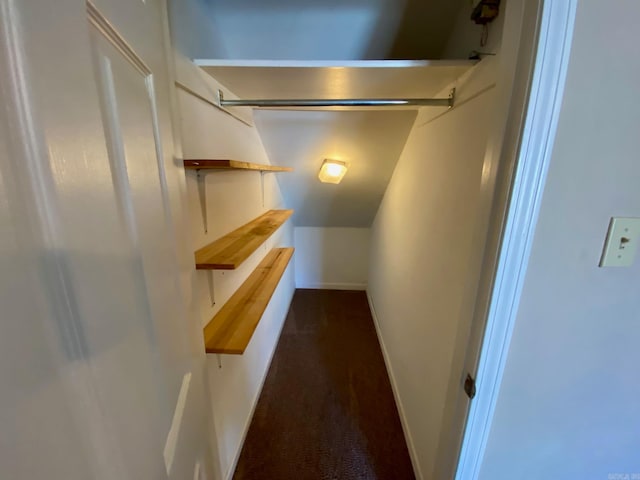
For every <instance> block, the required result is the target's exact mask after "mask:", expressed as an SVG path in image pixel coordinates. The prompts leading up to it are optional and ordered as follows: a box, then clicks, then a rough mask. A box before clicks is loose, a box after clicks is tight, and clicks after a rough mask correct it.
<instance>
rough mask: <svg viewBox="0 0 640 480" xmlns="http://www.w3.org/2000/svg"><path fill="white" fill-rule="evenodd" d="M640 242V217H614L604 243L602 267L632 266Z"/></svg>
mask: <svg viewBox="0 0 640 480" xmlns="http://www.w3.org/2000/svg"><path fill="white" fill-rule="evenodd" d="M638 242H640V218H629V217H626V218H625V217H614V218H612V219H611V223H610V224H609V233H608V234H607V241H606V243H605V245H604V251H603V252H602V258H601V259H600V266H601V267H630V266H631V265H632V264H633V259H634V258H635V256H636V251H637V250H638Z"/></svg>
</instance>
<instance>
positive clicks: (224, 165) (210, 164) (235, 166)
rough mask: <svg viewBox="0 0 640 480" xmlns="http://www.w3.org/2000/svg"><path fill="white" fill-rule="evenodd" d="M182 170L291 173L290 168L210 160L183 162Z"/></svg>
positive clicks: (193, 159)
mask: <svg viewBox="0 0 640 480" xmlns="http://www.w3.org/2000/svg"><path fill="white" fill-rule="evenodd" d="M184 168H186V169H191V170H200V169H205V170H207V169H208V170H257V171H260V172H292V171H293V168H291V167H279V166H277V165H260V164H258V163H249V162H239V161H237V160H212V159H209V160H207V159H197V158H190V159H186V160H184Z"/></svg>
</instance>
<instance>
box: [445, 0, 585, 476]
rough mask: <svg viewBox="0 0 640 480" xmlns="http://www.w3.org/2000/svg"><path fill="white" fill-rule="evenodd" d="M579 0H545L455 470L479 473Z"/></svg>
mask: <svg viewBox="0 0 640 480" xmlns="http://www.w3.org/2000/svg"><path fill="white" fill-rule="evenodd" d="M576 3H577V0H570V1H569V2H566V1H562V0H545V1H544V2H543V12H542V20H541V24H540V31H539V37H538V47H537V56H536V63H535V66H534V75H533V81H532V84H531V90H530V95H529V101H528V107H527V115H526V119H525V124H524V130H523V132H522V140H521V143H520V151H519V153H518V161H517V166H516V171H515V176H514V182H513V186H512V193H511V198H510V200H509V210H508V214H507V220H506V224H505V228H504V233H503V239H502V242H501V247H500V254H499V259H498V265H497V271H496V276H495V282H494V287H493V292H492V294H491V304H490V307H489V312H488V316H487V324H486V330H485V336H484V339H483V342H482V347H481V353H480V361H479V366H478V372H477V379H476V383H477V388H478V394H477V396H476V397H475V399H474V401H473V402H472V403H471V408H470V411H469V416H468V420H467V425H466V428H465V432H464V437H463V443H462V450H461V453H460V458H459V461H458V468H457V472H456V476H455V478H456V479H457V480H474V479H477V478H478V476H479V474H480V467H481V466H482V460H483V457H484V452H485V448H486V445H487V440H488V437H489V432H490V430H491V423H492V420H493V414H494V412H495V406H496V402H497V399H498V394H499V391H500V384H501V381H502V375H503V372H504V367H505V364H506V360H507V354H508V350H509V344H510V341H511V334H512V332H513V327H514V324H515V320H516V315H517V311H518V304H519V300H520V295H521V292H522V285H523V283H524V278H525V274H526V270H527V265H528V261H529V256H530V252H531V245H532V242H533V236H534V233H535V227H536V223H537V220H538V213H539V209H540V204H541V201H542V194H543V191H544V185H545V181H546V176H547V171H548V168H549V162H550V158H551V153H552V150H553V142H554V139H555V133H556V129H557V124H558V118H559V115H560V107H561V104H562V95H563V90H564V84H565V78H566V72H567V67H568V63H569V54H570V47H571V39H572V35H573V25H574V19H575V12H576Z"/></svg>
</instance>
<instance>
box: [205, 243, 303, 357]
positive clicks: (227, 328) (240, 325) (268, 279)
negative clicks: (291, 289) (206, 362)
mask: <svg viewBox="0 0 640 480" xmlns="http://www.w3.org/2000/svg"><path fill="white" fill-rule="evenodd" d="M293 250H294V249H293V248H274V249H273V250H271V251H270V252H269V253H268V254H267V255H266V256H265V257H264V259H263V260H262V262H260V265H258V266H257V267H256V269H255V270H254V271H253V272H252V273H251V275H249V277H248V278H247V279H246V280H245V282H244V283H243V284H242V286H240V288H239V289H238V290H237V291H236V292H235V293H234V294H233V295H232V296H231V298H230V299H229V301H228V302H227V303H225V304H224V306H223V307H222V308H221V309H220V311H219V312H218V313H217V314H216V315H215V316H214V317H213V318H212V319H211V321H210V322H209V323H208V324H207V326H206V327H204V343H205V348H206V351H207V353H230V354H236V355H239V354H242V353H244V351H245V349H246V348H247V345H249V341H250V340H251V336H252V335H253V332H254V331H255V329H256V327H257V326H258V322H259V321H260V319H261V318H262V314H263V313H264V311H265V309H266V308H267V305H268V304H269V301H270V300H271V297H272V296H273V292H274V291H275V289H276V287H277V286H278V283H279V282H280V278H282V275H283V273H284V271H285V269H286V268H287V265H288V264H289V261H290V260H291V257H292V256H293Z"/></svg>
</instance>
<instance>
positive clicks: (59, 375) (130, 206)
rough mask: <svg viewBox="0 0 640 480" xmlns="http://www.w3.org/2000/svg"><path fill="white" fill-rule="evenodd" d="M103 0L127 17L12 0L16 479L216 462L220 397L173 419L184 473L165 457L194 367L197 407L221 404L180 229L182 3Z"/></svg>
mask: <svg viewBox="0 0 640 480" xmlns="http://www.w3.org/2000/svg"><path fill="white" fill-rule="evenodd" d="M54 4H55V5H54ZM101 6H104V7H105V10H104V11H105V12H108V13H109V12H110V13H109V14H112V15H113V18H109V16H108V15H107V16H105V15H104V14H103V13H104V12H102V11H98V9H96V8H95V7H94V6H93V5H92V4H86V3H85V2H84V1H79V0H59V1H57V2H43V1H41V0H0V12H1V13H2V14H3V18H2V19H1V20H0V27H1V28H0V36H1V40H2V42H0V43H1V45H0V67H2V68H0V77H1V78H0V80H2V82H1V83H0V85H1V88H0V91H1V92H2V97H0V98H2V99H3V100H5V102H3V104H5V105H12V107H11V108H5V109H4V110H2V111H0V127H6V128H7V132H8V135H6V136H5V137H6V138H5V137H2V136H0V138H3V139H4V140H3V142H2V143H1V144H0V147H3V148H4V149H5V150H7V151H8V152H10V153H11V154H10V155H9V153H8V154H7V155H3V156H2V158H1V159H0V183H1V184H2V187H3V188H2V190H1V191H0V221H1V222H2V231H3V239H2V244H1V245H2V249H1V250H0V253H2V267H3V268H2V271H0V286H1V287H2V292H1V293H0V299H2V302H3V305H2V306H3V321H2V323H1V325H2V326H1V327H0V328H1V332H0V333H1V338H0V352H1V353H0V359H2V364H3V365H2V367H0V382H2V383H1V384H0V385H1V386H2V390H3V392H5V391H10V392H11V397H9V398H8V399H7V397H5V396H4V394H3V396H2V397H1V399H0V427H2V431H3V435H2V440H0V447H1V448H0V474H1V475H0V476H2V477H3V478H4V477H5V476H7V478H12V479H13V478H15V479H22V478H25V479H26V478H37V477H45V478H50V479H58V478H60V479H63V478H64V479H65V480H74V479H79V480H80V479H82V480H85V479H88V478H92V479H93V478H96V479H109V480H111V479H114V478H118V479H129V478H130V479H154V480H155V479H162V478H190V477H192V476H193V468H194V466H195V462H196V461H200V462H202V467H203V468H204V470H205V471H207V472H210V462H209V461H208V456H209V454H210V446H209V438H210V432H209V430H208V428H209V423H208V422H207V420H208V412H206V411H203V410H193V411H192V410H188V411H185V415H184V421H185V422H188V424H187V425H178V426H177V427H176V426H175V425H174V426H173V429H174V434H175V433H176V432H175V430H176V428H178V429H179V433H180V435H179V441H180V445H179V446H178V447H177V448H176V450H175V451H176V452H178V453H177V454H176V455H178V457H179V458H176V459H174V461H172V462H171V463H172V464H173V468H172V469H171V471H169V472H167V470H166V468H165V465H166V463H168V462H167V459H166V458H163V453H164V447H165V440H166V438H167V435H168V434H169V431H170V429H171V428H172V420H173V414H174V409H175V406H176V402H177V400H178V396H179V393H180V388H181V385H182V380H183V377H184V376H185V375H186V374H188V373H192V377H191V378H192V381H191V387H190V391H189V392H187V393H188V396H187V401H186V405H187V409H190V408H191V407H190V406H191V405H195V406H196V409H197V408H200V409H202V406H203V405H206V404H207V402H206V401H204V400H203V398H202V397H203V396H204V395H206V388H204V385H203V381H204V376H203V375H201V369H202V368H203V367H202V366H203V365H204V353H203V351H202V350H201V349H198V348H197V347H201V342H202V339H201V335H200V336H199V337H198V338H199V339H200V342H199V343H198V342H196V341H194V338H192V337H190V335H193V334H194V333H195V332H196V330H199V328H196V327H195V326H197V325H198V321H197V319H198V318H199V317H198V316H197V315H190V312H189V310H188V302H187V298H188V295H189V292H188V291H186V290H188V289H189V288H190V283H189V281H184V277H185V275H186V276H187V277H190V276H192V275H193V266H190V267H189V268H188V269H187V270H185V268H184V266H182V268H179V262H178V258H181V259H183V258H186V257H187V256H189V255H190V254H191V252H190V251H188V246H187V243H186V242H184V241H182V242H180V241H176V238H177V237H176V231H175V230H176V228H177V227H176V225H180V224H181V222H182V219H181V215H182V211H181V208H182V203H181V202H182V199H181V191H180V188H181V186H180V181H184V179H183V178H182V180H181V175H183V172H182V171H181V170H180V169H179V168H178V167H177V165H178V164H177V162H174V161H173V146H172V137H171V135H172V131H171V124H170V112H169V100H168V96H169V92H168V88H169V84H170V82H169V80H168V74H167V71H168V69H167V64H166V62H167V60H166V55H165V52H164V50H163V37H162V35H163V26H162V24H161V18H162V12H163V8H164V7H163V6H162V5H161V3H160V2H159V1H155V0H147V1H146V2H142V1H128V2H122V1H119V0H113V1H108V0H105V1H103V2H101ZM123 19H126V21H123ZM0 153H3V154H4V153H5V152H1V151H0ZM6 186H10V187H11V188H9V187H7V188H5V187H6ZM4 232H7V233H10V235H9V237H8V238H5V236H4ZM191 255H192V254H191ZM5 267H6V268H5ZM12 272H17V273H12ZM181 278H183V281H181ZM14 282H16V283H15V285H17V286H19V288H17V287H16V288H14V287H10V285H14ZM27 292H31V293H30V294H27ZM5 302H6V303H5ZM5 314H6V315H7V316H6V318H5V317H4V315H5ZM191 324H193V325H194V327H191ZM7 388H8V389H9V390H7ZM194 392H195V393H194ZM194 395H197V397H195V396H194ZM38 427H40V428H38ZM5 432H8V433H9V435H10V436H9V438H8V439H5V435H4V434H5ZM174 436H175V435H174ZM33 448H35V449H36V451H37V452H38V455H35V456H34V455H33V450H32V449H33ZM208 478H212V477H211V475H210V474H209V477H208Z"/></svg>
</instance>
